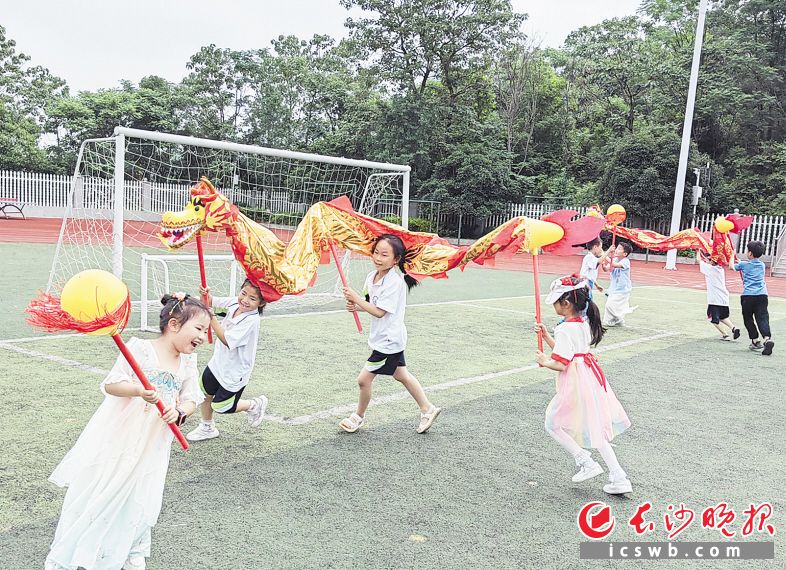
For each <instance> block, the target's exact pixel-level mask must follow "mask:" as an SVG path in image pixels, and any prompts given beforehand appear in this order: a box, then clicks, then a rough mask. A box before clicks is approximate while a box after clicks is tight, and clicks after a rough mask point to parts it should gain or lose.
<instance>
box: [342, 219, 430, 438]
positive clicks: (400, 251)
mask: <svg viewBox="0 0 786 570" xmlns="http://www.w3.org/2000/svg"><path fill="white" fill-rule="evenodd" d="M404 254H405V251H404V243H403V242H402V241H401V238H399V237H398V236H395V235H392V234H383V235H381V236H379V237H378V238H377V241H376V243H375V244H374V247H373V248H372V250H371V259H372V261H373V262H374V265H375V266H376V270H375V271H372V272H371V273H369V274H368V277H366V283H365V285H364V287H363V293H364V295H365V300H364V299H363V298H362V297H361V296H360V295H359V294H358V293H357V292H356V291H353V290H352V289H350V288H349V287H347V288H345V289H344V297H346V300H347V310H348V311H365V312H367V313H368V314H370V315H371V333H370V334H369V337H368V345H369V346H370V347H371V350H372V352H371V356H370V357H369V359H368V362H366V366H365V368H364V369H363V370H362V371H361V372H360V374H359V375H358V386H359V387H360V398H359V399H358V407H357V410H356V411H355V413H353V414H352V415H351V416H349V417H348V418H344V419H343V420H342V421H341V423H339V426H340V427H341V429H343V430H344V431H346V432H348V433H355V432H356V431H357V430H358V429H359V428H360V426H362V425H363V422H364V419H365V413H366V408H367V407H368V404H369V402H370V401H371V383H372V382H373V381H374V378H376V376H377V374H384V375H387V376H393V378H394V379H396V380H398V381H399V382H401V383H402V384H403V385H404V387H405V388H406V389H407V392H409V393H410V394H411V395H412V397H413V398H414V399H415V401H416V402H417V404H418V406H419V407H420V424H419V425H418V428H417V432H418V433H425V432H426V431H427V430H428V428H430V427H431V424H432V423H434V420H436V419H437V416H438V415H439V413H440V412H441V411H442V410H441V409H440V408H437V407H436V406H434V405H433V404H432V403H431V402H429V400H428V398H427V397H426V394H425V392H423V388H422V387H421V385H420V382H418V381H417V379H416V378H415V377H414V376H413V375H412V374H410V373H409V370H407V364H406V361H405V360H404V348H405V347H406V344H407V328H406V327H405V326H404V312H405V311H406V308H407V292H408V291H409V290H410V289H412V287H414V286H415V285H417V284H418V282H417V281H416V280H415V279H414V278H412V277H410V276H409V275H407V274H406V273H405V271H404ZM395 266H398V268H399V270H400V271H401V273H398V272H396V271H395V270H393V268H394V267H395ZM402 274H403V277H402Z"/></svg>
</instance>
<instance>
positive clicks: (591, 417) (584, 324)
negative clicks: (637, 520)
mask: <svg viewBox="0 0 786 570" xmlns="http://www.w3.org/2000/svg"><path fill="white" fill-rule="evenodd" d="M545 303H547V304H553V305H554V310H555V311H556V313H557V314H558V315H560V316H561V317H563V318H564V321H563V322H562V323H560V324H559V325H557V327H556V328H555V329H554V336H553V337H552V336H551V335H550V334H549V332H548V330H547V329H546V327H545V326H543V325H542V324H538V325H536V332H537V331H538V330H539V331H541V332H542V333H543V338H544V340H545V341H546V343H547V344H548V345H549V346H550V347H551V349H552V352H551V355H550V356H547V355H545V354H544V353H542V352H540V351H538V352H537V362H538V364H540V365H541V366H543V367H545V368H550V369H552V370H555V371H557V372H558V374H557V394H556V395H555V396H554V398H553V399H552V400H551V403H549V406H548V408H547V409H546V431H547V432H548V433H549V435H551V437H553V438H554V439H555V440H557V442H558V443H559V444H560V445H561V446H562V447H564V448H565V450H566V451H567V452H568V453H570V454H571V456H573V459H574V460H575V461H576V465H577V466H578V468H579V471H578V473H576V474H575V475H574V476H573V482H574V483H580V482H582V481H587V480H588V479H591V478H593V477H596V476H598V475H600V474H601V473H603V467H601V465H600V464H599V463H598V462H596V461H595V460H594V459H593V458H592V454H591V452H590V451H588V450H589V449H597V450H598V453H600V456H601V457H602V458H603V462H604V463H605V464H606V466H607V467H608V469H609V483H608V484H607V485H605V486H604V487H603V490H604V491H605V492H606V493H609V494H612V495H618V494H624V493H629V492H631V490H632V485H631V482H630V479H628V475H627V473H625V471H624V470H623V469H622V466H620V464H619V461H617V456H616V454H615V453H614V449H613V448H612V447H611V440H612V439H614V438H615V437H616V436H617V435H619V434H621V433H622V432H624V431H625V430H626V429H628V428H629V427H630V425H631V424H630V420H629V419H628V416H627V414H626V413H625V410H624V409H623V408H622V405H621V404H620V402H619V400H617V397H616V396H615V395H614V391H613V390H612V389H611V386H610V385H609V383H608V382H607V381H606V376H605V375H604V373H603V370H602V369H601V367H600V365H599V364H598V361H597V359H596V358H595V355H594V354H592V353H591V352H590V347H593V346H597V345H598V343H599V342H600V341H601V339H602V338H603V334H604V333H605V329H604V328H603V325H602V322H601V318H600V311H599V310H598V306H597V305H596V304H595V303H594V302H593V301H592V299H591V298H590V290H589V284H588V283H587V281H586V280H582V279H580V278H578V277H576V276H575V275H574V276H569V277H562V278H561V279H556V280H555V281H554V282H553V283H552V284H551V290H550V292H549V294H548V296H547V297H546V300H545ZM584 313H586V318H585V317H584V316H583V315H584Z"/></svg>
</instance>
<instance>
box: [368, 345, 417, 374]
mask: <svg viewBox="0 0 786 570" xmlns="http://www.w3.org/2000/svg"><path fill="white" fill-rule="evenodd" d="M406 365H407V361H406V360H404V352H403V351H402V352H397V353H395V354H384V353H382V352H379V351H378V350H375V351H373V352H372V353H371V356H369V357H368V362H366V370H368V371H369V372H371V373H373V374H384V375H386V376H393V373H394V372H395V371H396V368H398V367H399V366H406Z"/></svg>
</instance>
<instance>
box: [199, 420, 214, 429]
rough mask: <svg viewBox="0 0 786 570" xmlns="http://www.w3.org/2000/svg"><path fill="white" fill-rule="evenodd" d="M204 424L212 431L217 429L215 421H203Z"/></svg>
mask: <svg viewBox="0 0 786 570" xmlns="http://www.w3.org/2000/svg"><path fill="white" fill-rule="evenodd" d="M202 424H203V425H206V426H207V427H209V428H211V429H212V428H214V427H216V421H215V420H202Z"/></svg>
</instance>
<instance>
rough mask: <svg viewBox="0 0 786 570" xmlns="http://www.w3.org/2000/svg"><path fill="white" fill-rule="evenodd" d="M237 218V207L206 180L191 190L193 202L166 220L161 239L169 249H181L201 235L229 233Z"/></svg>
mask: <svg viewBox="0 0 786 570" xmlns="http://www.w3.org/2000/svg"><path fill="white" fill-rule="evenodd" d="M237 215H238V209H237V206H235V205H234V204H232V203H231V202H230V201H229V200H228V199H227V197H226V196H224V195H223V194H222V193H221V192H219V191H218V190H216V187H215V186H213V184H211V182H210V180H208V179H207V178H205V177H204V176H203V177H202V178H201V179H200V181H199V182H197V183H196V184H195V185H194V186H192V187H191V200H190V201H189V202H188V203H187V204H186V206H185V208H184V209H183V210H182V211H180V212H166V213H165V214H164V215H163V216H162V218H161V230H160V231H159V232H158V238H159V239H160V240H161V241H162V242H163V244H164V245H165V246H167V247H168V248H169V249H179V248H181V247H183V246H184V245H186V244H187V243H189V242H190V241H191V240H193V239H194V238H195V237H196V236H197V235H199V233H200V232H205V231H211V232H217V231H221V230H223V229H227V228H228V227H229V226H230V223H231V221H232V220H234V219H235V218H236V217H237Z"/></svg>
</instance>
